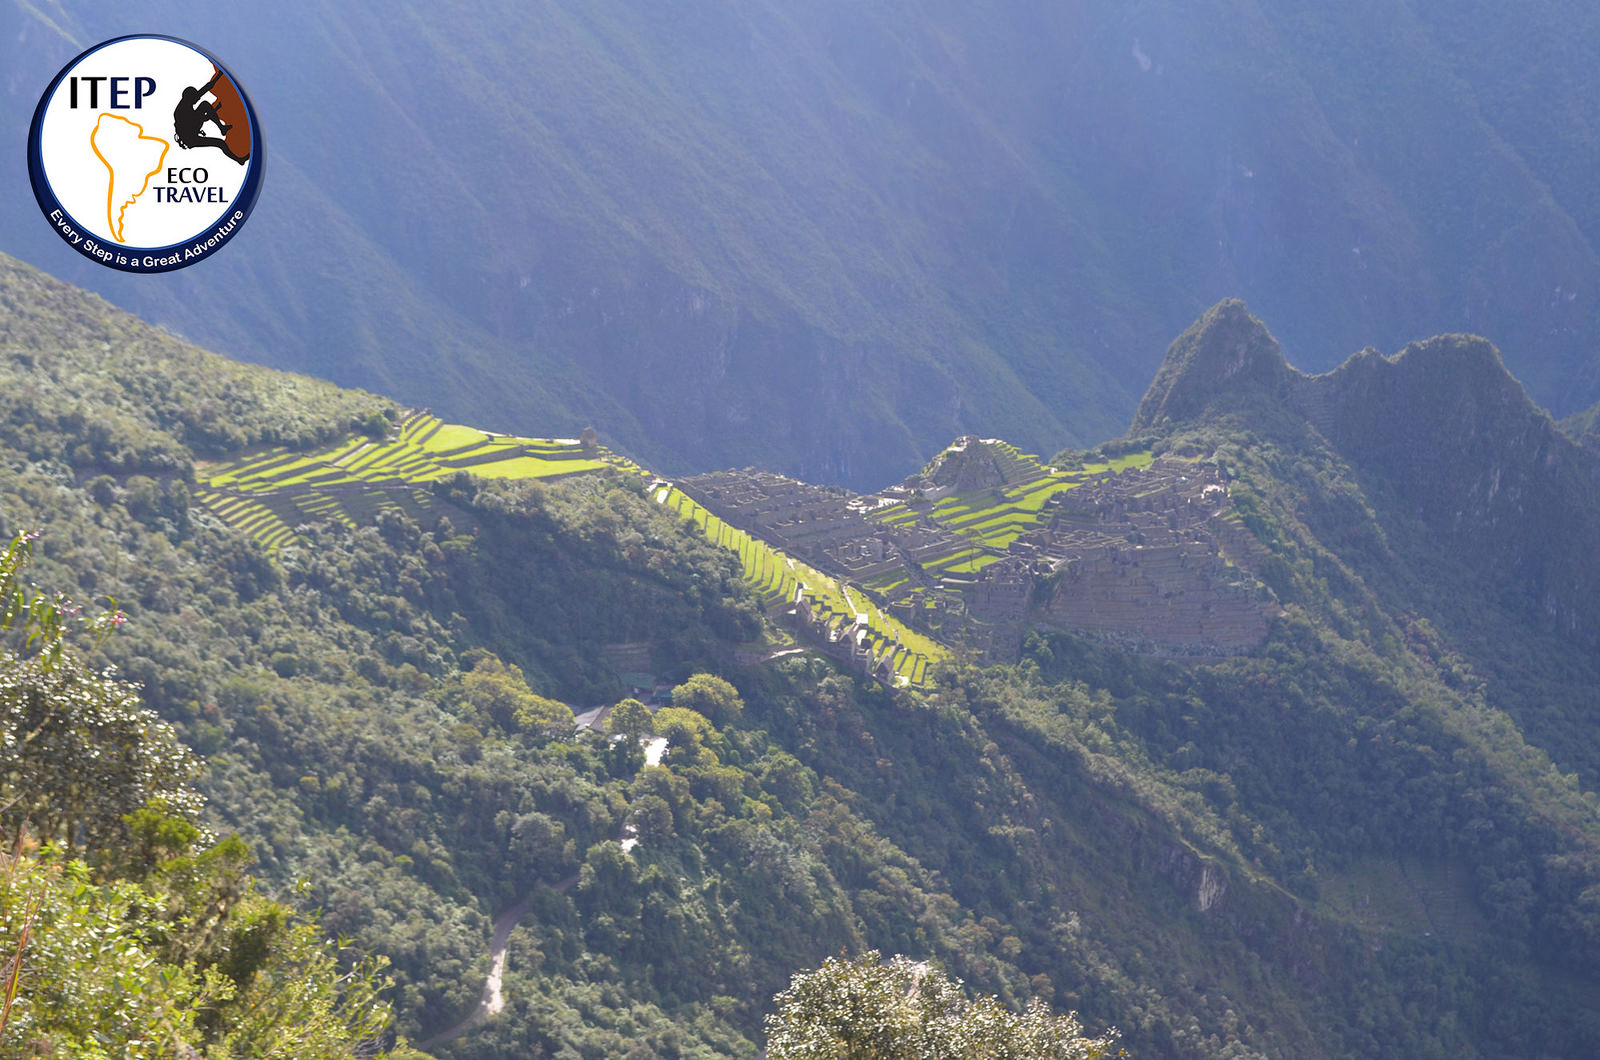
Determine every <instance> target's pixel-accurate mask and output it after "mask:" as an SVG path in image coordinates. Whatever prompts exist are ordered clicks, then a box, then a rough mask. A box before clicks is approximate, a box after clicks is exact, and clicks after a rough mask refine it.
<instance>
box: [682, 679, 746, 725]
mask: <svg viewBox="0 0 1600 1060" xmlns="http://www.w3.org/2000/svg"><path fill="white" fill-rule="evenodd" d="M672 705H673V706H675V707H687V708H688V709H690V710H692V711H695V712H697V713H699V714H704V715H705V716H706V717H707V718H710V719H711V723H712V724H713V725H716V726H717V727H719V728H721V727H723V726H726V725H731V724H733V723H734V722H736V721H738V720H739V718H740V716H741V715H742V714H744V700H742V699H740V698H739V690H738V689H736V688H734V687H733V686H732V685H730V684H729V683H728V682H726V681H724V680H723V679H722V678H720V677H718V676H716V675H715V674H695V675H694V676H692V677H690V678H689V680H687V681H685V682H684V683H683V684H681V685H679V686H678V687H677V688H674V689H673V690H672Z"/></svg>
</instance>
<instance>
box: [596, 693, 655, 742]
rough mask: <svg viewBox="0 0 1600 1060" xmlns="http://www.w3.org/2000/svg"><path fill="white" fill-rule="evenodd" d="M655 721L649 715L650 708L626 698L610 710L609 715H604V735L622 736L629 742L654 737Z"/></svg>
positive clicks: (635, 700)
mask: <svg viewBox="0 0 1600 1060" xmlns="http://www.w3.org/2000/svg"><path fill="white" fill-rule="evenodd" d="M655 733H656V721H655V718H654V717H652V716H651V714H650V708H649V707H647V706H645V705H644V704H643V703H641V702H639V701H638V700H637V699H633V698H631V697H630V698H628V699H624V700H623V701H622V702H620V703H618V704H617V705H616V706H614V707H612V708H611V713H609V714H607V715H606V735H608V736H623V737H627V738H628V739H630V740H638V739H639V738H640V737H642V736H654V735H655Z"/></svg>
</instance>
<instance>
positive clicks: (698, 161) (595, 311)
mask: <svg viewBox="0 0 1600 1060" xmlns="http://www.w3.org/2000/svg"><path fill="white" fill-rule="evenodd" d="M148 31H164V32H171V33H176V34H178V35H180V36H187V37H192V38H193V39H195V40H196V41H198V42H200V43H202V44H204V45H205V46H207V47H211V48H213V49H215V50H216V51H217V52H218V53H219V54H220V55H222V56H223V57H224V58H225V60H226V61H227V62H228V63H229V64H230V65H231V66H232V68H233V69H234V70H235V72H236V73H237V74H238V75H239V76H240V77H241V78H242V80H243V81H244V83H245V84H246V86H247V88H248V89H249V90H250V92H251V93H252V94H253V96H254V97H255V100H256V104H257V106H258V109H259V111H260V114H261V118H262V122H263V125H264V128H265V130H266V134H267V152H268V161H267V166H268V171H269V173H270V176H269V177H268V184H267V188H266V194H265V195H264V196H263V198H262V200H261V204H260V206H259V208H258V211H257V213H256V215H255V216H254V217H253V219H252V220H251V222H250V223H249V225H248V226H247V227H246V228H245V229H244V230H243V231H242V233H241V238H240V239H239V240H238V242H237V249H236V250H234V251H232V252H230V253H228V254H226V255H220V256H219V257H218V258H217V260H216V261H215V263H208V265H207V267H206V268H204V269H199V270H189V271H185V272H182V273H179V274H174V275H172V276H162V277H148V276H146V277H127V276H120V275H114V274H112V273H110V272H108V271H106V270H101V269H96V268H90V267H89V266H88V265H87V263H84V262H81V261H79V260H77V259H76V258H75V257H74V256H73V255H71V254H70V253H68V252H67V250H66V249H65V248H63V247H61V246H59V245H57V243H56V242H53V240H54V239H55V237H54V236H53V235H52V234H51V232H50V230H49V226H48V225H47V224H46V223H45V222H44V220H43V219H42V218H40V217H39V216H37V215H36V214H35V213H33V212H32V211H31V210H29V209H27V208H22V207H23V206H24V205H25V204H26V203H27V202H28V191H27V188H26V182H25V177H24V174H23V171H22V166H21V163H20V158H19V159H17V160H15V161H14V164H13V166H12V167H11V168H10V169H8V170H6V171H4V174H3V179H4V180H5V181H6V183H5V186H4V187H5V192H6V195H7V197H8V199H9V201H11V202H13V203H14V204H16V205H17V206H18V207H19V208H17V209H14V210H9V211H7V212H6V213H5V214H4V215H3V216H0V249H4V250H6V251H8V252H10V253H14V254H18V255H20V256H22V257H24V258H26V259H28V260H30V261H32V262H33V263H35V264H37V265H40V266H42V267H44V268H46V269H47V270H49V271H52V272H55V273H58V274H61V275H65V276H67V277H68V278H71V279H73V280H75V281H76V282H79V283H83V284H87V285H91V286H93V287H94V288H95V289H96V290H98V291H100V292H101V293H103V294H105V295H107V296H108V297H110V298H111V299H112V300H113V301H115V302H117V303H118V304H122V305H125V306H127V307H129V308H132V309H134V310H135V311H137V312H139V313H140V314H141V315H143V316H144V317H145V318H146V319H149V320H152V321H155V322H158V323H160V324H163V325H166V326H169V327H171V328H172V329H174V330H175V331H177V332H179V333H182V334H184V335H187V336H190V337H191V338H193V339H195V340H196V341H199V342H202V343H203V344H204V345H207V346H209V347H211V348H215V349H220V350H225V351H230V352H233V353H235V354H237V355H239V356H244V357H248V358H250V359H253V360H257V361H260V362H264V363H271V364H274V365H276V366H278V367H287V368H292V369H296V370H300V371H308V372H312V373H314V374H317V375H319V376H322V377H325V378H331V379H333V380H335V381H337V382H340V383H342V384H347V385H360V386H366V387H368V388H370V389H376V390H381V391H383V392H385V393H388V394H390V395H392V396H394V397H395V398H396V399H397V400H400V401H403V402H406V403H408V404H412V405H418V406H423V405H427V406H432V407H433V408H434V409H436V410H437V411H439V412H440V413H442V414H443V415H445V416H446V417H447V418H448V419H449V420H451V421H452V422H465V423H474V424H478V425H481V426H484V427H488V428H494V429H500V430H511V429H517V428H518V425H519V424H523V423H527V422H539V423H540V424H542V425H543V427H542V429H544V430H546V431H548V432H550V433H555V434H562V435H571V434H574V433H576V430H577V429H578V428H579V427H581V426H583V425H584V424H585V423H593V424H595V425H596V426H598V427H599V428H600V430H601V432H602V434H603V435H604V436H605V437H606V438H608V439H610V440H611V441H613V442H614V443H616V444H619V445H620V446H621V447H622V448H624V449H625V450H626V451H628V452H630V453H632V454H633V455H635V456H637V457H639V458H641V459H643V460H645V461H646V462H647V463H650V464H651V465H652V466H655V467H658V468H660V469H662V470H664V471H669V472H672V473H684V472H688V471H703V470H708V469H710V468H714V467H722V466H729V465H735V466H742V465H745V464H750V463H758V464H761V465H763V466H767V467H770V468H772V469H774V470H778V471H783V472H787V473H790V474H797V475H799V476H801V477H805V478H808V479H811V480H813V481H825V482H842V483H847V484H849V485H852V486H854V487H857V488H876V487H878V486H880V485H881V484H882V483H884V482H887V481H892V480H893V479H895V478H897V477H898V476H899V475H901V474H903V473H904V469H905V468H907V467H914V466H917V465H918V464H920V463H921V462H922V461H924V460H926V459H927V458H929V457H930V456H931V455H932V454H933V453H934V452H937V451H938V449H939V448H940V447H942V446H943V445H944V444H945V443H946V442H947V441H948V440H949V439H951V438H953V437H956V436H957V435H960V434H965V433H978V434H982V435H998V436H1004V437H1006V438H1008V439H1010V440H1011V441H1013V442H1015V443H1017V444H1019V445H1021V446H1022V447H1023V448H1024V449H1026V450H1028V451H1034V452H1038V451H1044V450H1046V449H1049V448H1053V447H1057V446H1059V445H1061V444H1062V443H1063V441H1071V442H1073V443H1075V444H1086V443H1091V442H1094V441H1097V440H1099V439H1101V438H1104V437H1106V436H1108V435H1110V434H1113V433H1115V431H1116V430H1117V429H1119V428H1120V426H1121V424H1122V423H1124V422H1125V421H1126V416H1127V415H1128V413H1129V412H1131V410H1132V409H1133V407H1134V405H1135V404H1136V399H1137V396H1138V395H1139V394H1140V393H1141V392H1142V390H1143V388H1144V385H1145V382H1146V381H1147V380H1148V378H1149V375H1150V373H1151V371H1152V370H1153V369H1154V368H1155V366H1156V361H1157V358H1156V351H1158V350H1159V349H1160V348H1161V347H1162V346H1163V345H1164V344H1165V342H1166V341H1167V339H1168V338H1169V337H1170V336H1171V335H1172V334H1175V333H1176V332H1177V331H1179V330H1180V329H1181V328H1182V327H1184V326H1185V325H1186V324H1187V323H1188V322H1189V320H1190V319H1192V317H1193V316H1194V315H1196V314H1197V313H1198V312H1200V311H1201V310H1202V309H1203V308H1204V307H1205V306H1207V305H1209V304H1211V303H1212V302H1214V301H1215V300H1217V299H1218V298H1221V297H1224V296H1230V295H1235V294H1237V295H1243V296H1244V297H1246V298H1247V299H1248V300H1249V301H1250V304H1252V305H1253V306H1255V307H1256V308H1257V309H1258V310H1259V311H1261V312H1263V313H1265V314H1266V315H1267V317H1268V318H1269V319H1272V320H1274V321H1275V322H1276V326H1277V327H1278V328H1279V330H1280V332H1281V333H1282V334H1283V335H1284V336H1285V338H1286V340H1287V341H1288V342H1289V343H1290V345H1291V347H1292V348H1293V349H1295V350H1296V351H1297V356H1298V357H1299V358H1300V359H1301V361H1302V362H1303V364H1304V366H1305V367H1307V368H1309V369H1312V370H1325V369H1329V368H1332V367H1333V366H1334V365H1336V364H1337V363H1338V362H1339V361H1340V360H1341V359H1342V358H1343V357H1344V356H1345V355H1346V354H1347V353H1348V352H1349V351H1350V350H1353V349H1359V348H1361V347H1364V346H1368V345H1371V346H1374V347H1377V348H1379V349H1385V350H1390V349H1397V348H1399V347H1400V346H1402V345H1403V344H1404V343H1406V342H1408V341H1410V340H1412V339H1414V338H1415V337H1417V336H1419V335H1428V334H1433V333H1437V332H1454V331H1472V332H1475V333H1480V334H1483V335H1486V336H1488V337H1489V338H1490V339H1492V340H1493V341H1494V342H1496V343H1497V345H1498V346H1499V347H1500V348H1501V349H1502V350H1503V351H1505V356H1506V359H1507V362H1508V364H1509V365H1510V366H1511V368H1512V369H1513V371H1515V372H1516V374H1517V375H1518V377H1519V378H1521V379H1522V380H1524V381H1525V382H1526V383H1527V385H1528V387H1529V389H1530V391H1531V392H1532V393H1533V394H1534V396H1535V397H1536V399H1538V400H1539V401H1540V402H1542V403H1544V404H1546V405H1549V406H1550V407H1551V408H1552V409H1553V410H1554V411H1555V412H1557V413H1558V414H1561V415H1566V414H1569V413H1571V412H1573V411H1576V410H1577V409H1578V408H1580V407H1583V406H1587V405H1589V404H1592V403H1593V402H1594V401H1595V400H1596V399H1597V398H1600V374H1597V372H1600V369H1597V367H1596V361H1595V359H1594V354H1593V351H1594V349H1595V348H1596V345H1597V343H1596V339H1597V334H1600V331H1597V329H1600V318H1597V315H1596V314H1597V312H1600V307H1597V306H1596V305H1595V304H1594V301H1593V297H1592V295H1591V294H1590V293H1589V292H1592V291H1593V290H1595V289H1596V282H1595V281H1596V279H1597V276H1600V257H1597V255H1596V250H1595V245H1594V238H1595V232H1596V229H1597V228H1600V207H1597V203H1596V200H1595V198H1594V194H1593V192H1592V183H1593V182H1592V179H1591V177H1592V174H1593V172H1594V170H1595V163H1596V160H1597V156H1600V139H1597V137H1596V135H1595V129H1596V127H1597V123H1600V114H1597V113H1596V106H1597V104H1596V102H1595V101H1596V99H1600V95H1597V94H1596V93H1595V92H1593V91H1592V90H1591V88H1592V86H1591V85H1590V82H1589V78H1590V66H1591V63H1590V62H1589V60H1588V58H1587V56H1589V55H1592V54H1593V53H1594V51H1595V47H1594V46H1595V44H1596V38H1597V36H1600V19H1597V17H1596V16H1594V15H1593V14H1592V13H1589V12H1587V11H1580V10H1577V9H1575V8H1573V7H1572V6H1571V5H1568V4H1559V3H1555V2H1553V0H1539V2H1533V3H1523V4H1518V5H1516V7H1515V9H1514V10H1513V9H1510V8H1506V7H1505V6H1504V5H1493V4H1477V3H1456V4H1448V5H1437V4H1434V5H1426V4H1416V3H1411V2H1407V0H1383V2H1378V3H1368V4H1363V5H1360V6H1358V7H1354V8H1350V7H1347V8H1341V9H1340V11H1339V12H1337V13H1330V12H1329V11H1328V10H1327V9H1326V8H1325V5H1317V4H1307V3H1302V2H1298V0H1271V2H1268V3H1242V2H1235V0H1205V2H1202V3H1184V4H1178V3H1155V4H1145V5H1139V6H1137V7H1129V6H1128V5H1126V4H1119V3H1109V2H1100V0H1097V2H1092V3H1080V4H1065V5H1062V4H1057V5H1038V4H1032V3H1026V2H1020V0H1017V2H1006V3H1001V4H986V5H982V6H970V5H948V6H945V7H941V8H930V7H928V6H926V5H919V4H911V3H906V2H899V0H897V2H894V3H887V4H876V5H872V6H870V7H863V6H861V5H858V4H849V3H836V2H830V3H820V4H812V5H809V6H808V7H807V9H806V10H805V12H804V14H803V15H801V14H799V13H797V12H795V11H793V10H792V9H791V8H790V7H788V6H787V5H784V4H781V3H776V2H765V3H758V4H753V5H752V4H727V3H720V4H719V3H713V4H697V5H694V6H692V7H691V8H688V9H678V8H664V7H662V6H661V5H660V4H657V3H652V2H640V3H631V4H624V5H621V6H615V7H608V8H599V7H595V6H594V5H585V4H575V3H562V2H554V0H552V2H548V3H540V4H513V3H507V2H497V3H492V4H481V5H472V6H470V7H468V8H461V9H452V10H450V11H448V12H447V11H445V10H444V9H441V8H439V7H438V6H437V5H432V4H424V5H415V4H412V5H406V4H402V5H400V6H399V7H396V6H395V5H393V4H380V5H373V4H338V5H334V4H326V3H322V4H319V3H309V4H301V5H299V6H298V7H297V9H296V16H295V18H294V19H293V20H292V21H287V22H286V21H284V20H283V19H281V17H280V15H279V13H278V12H277V11H275V10H268V9H257V8H248V7H247V8H237V7H235V8H226V7H219V6H216V5H199V4H191V3H185V2H180V0H161V2H158V3H153V4H145V5H141V6H140V7H139V8H138V10H137V12H134V11H124V10H121V9H108V8H106V7H105V5H100V4H90V3H84V2H81V0H50V2H46V3H23V2H21V0H16V2H14V3H9V4H7V5H5V6H4V8H0V64H3V67H4V69H5V70H6V77H5V79H4V82H3V84H0V91H3V92H4V94H5V95H4V98H5V100H6V101H7V103H6V106H5V107H4V108H0V128H4V129H5V130H6V132H7V135H9V136H11V138H12V142H18V143H20V142H21V139H22V136H23V124H24V123H25V122H26V120H27V118H28V116H29V115H30V114H31V113H32V110H33V106H34V103H35V101H36V99H37V94H38V93H39V92H40V91H41V90H42V88H43V87H44V85H45V84H46V83H47V81H48V79H49V77H50V76H51V75H52V74H53V73H54V72H55V71H56V70H57V69H59V67H60V66H61V64H63V63H64V62H65V61H66V60H67V59H69V58H70V57H71V56H72V55H74V54H75V53H76V52H77V51H78V50H79V49H81V48H82V47H86V46H88V45H89V44H92V43H94V42H96V41H98V40H101V39H104V38H107V37H110V36H113V35H115V34H118V33H126V32H148Z"/></svg>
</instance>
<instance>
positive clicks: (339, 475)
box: [193, 413, 633, 552]
mask: <svg viewBox="0 0 1600 1060" xmlns="http://www.w3.org/2000/svg"><path fill="white" fill-rule="evenodd" d="M611 467H618V468H625V469H632V468H633V465H632V464H630V463H629V462H627V461H625V460H619V459H617V458H615V457H612V456H611V455H610V454H608V453H604V452H598V453H597V452H595V451H593V450H590V449H587V448H585V447H584V446H583V445H581V444H580V443H579V442H577V441H575V440H572V441H558V440H552V439H543V440H540V439H529V438H509V437H505V436H502V435H491V434H487V433H485V432H483V431H479V430H474V429H472V428H470V427H461V426H457V425H454V424H447V423H441V422H440V421H439V418H438V417H437V416H432V415H428V414H426V413H417V414H412V415H410V416H407V417H406V418H405V419H404V420H403V421H402V422H401V424H400V426H399V430H398V431H397V432H396V434H395V437H394V438H393V439H392V440H381V441H375V440H372V439H370V438H369V437H367V436H365V435H357V436H354V437H351V438H348V439H345V440H344V441H341V442H337V443H335V444H333V445H331V446H328V447H326V448H323V449H320V450H316V451H314V452H309V453H299V452H295V451H292V450H289V449H285V448H282V447H279V448H273V449H268V450H266V451H264V452H260V453H256V454H254V455H252V456H248V457H244V458H241V459H237V460H229V461H224V462H220V463H217V464H211V465H204V466H202V467H201V468H199V469H198V478H199V482H198V484H197V485H196V487H195V489H194V491H193V497H194V500H195V501H196V502H198V503H199V504H201V505H202V506H204V507H205V508H207V509H209V510H210V511H211V512H212V513H213V514H215V515H216V516H217V517H218V518H220V519H221V520H222V521H223V522H225V523H227V524H228V525H229V526H233V527H236V528H238V529H240V530H242V531H244V532H245V533H247V534H249V535H250V536H251V537H253V538H255V539H256V540H257V541H259V542H260V543H261V546H262V547H263V548H265V549H266V550H267V551H268V552H274V551H276V550H277V549H279V548H282V547H283V546H284V545H287V544H289V543H290V542H292V541H294V540H295V533H294V529H293V528H294V527H295V526H297V525H299V524H300V523H301V522H302V521H303V520H304V519H305V518H306V517H315V518H321V519H336V520H339V521H341V522H345V523H348V524H350V525H355V524H356V523H358V522H365V523H370V522H371V521H372V519H373V517H374V516H375V515H376V514H377V513H378V512H380V511H384V510H398V511H404V512H406V513H408V514H411V515H413V516H415V515H418V514H421V513H422V512H423V511H424V510H426V509H427V508H428V507H429V506H430V504H431V503H432V501H431V498H430V497H429V495H428V493H427V492H426V491H422V490H418V489H416V488H415V487H416V486H418V485H419V484H422V483H428V482H433V481H437V480H439V479H443V478H446V477H448V476H451V475H454V474H455V473H456V472H458V471H468V472H471V473H472V474H474V475H477V476H478V477H480V478H494V479H552V478H559V477H561V476H564V475H581V474H588V473H592V472H596V471H602V470H605V469H607V468H611Z"/></svg>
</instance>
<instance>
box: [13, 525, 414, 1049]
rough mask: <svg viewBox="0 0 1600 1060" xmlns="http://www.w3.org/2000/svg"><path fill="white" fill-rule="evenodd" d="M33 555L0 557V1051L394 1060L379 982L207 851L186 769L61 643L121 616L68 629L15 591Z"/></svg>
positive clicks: (233, 854)
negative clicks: (375, 1059)
mask: <svg viewBox="0 0 1600 1060" xmlns="http://www.w3.org/2000/svg"><path fill="white" fill-rule="evenodd" d="M30 553H31V541H30V540H29V539H28V538H25V537H21V536H19V537H16V538H14V539H13V540H12V542H11V544H10V546H9V547H8V548H7V549H6V551H5V552H4V553H0V638H5V639H8V640H10V641H11V643H10V644H7V645H5V646H4V647H0V749H3V750H0V805H3V807H4V809H3V811H0V813H3V832H4V835H5V836H6V839H7V844H8V847H9V849H10V853H8V854H7V853H0V954H5V955H6V957H7V958H8V959H7V960H6V964H5V972H4V1002H3V1007H0V1048H4V1050H5V1052H6V1053H7V1055H17V1056H21V1055H24V1050H26V1055H30V1056H49V1055H68V1056H73V1057H84V1058H87V1060H102V1058H103V1060H111V1058H113V1057H150V1058H152V1060H153V1058H156V1057H164V1056H176V1055H195V1056H198V1055H200V1053H199V1052H197V1050H205V1051H206V1055H208V1056H216V1057H235V1056H237V1057H245V1056H273V1055H285V1050H292V1055H294V1056H296V1057H307V1058H327V1060H335V1058H338V1057H348V1056H351V1055H353V1054H355V1053H357V1052H359V1053H361V1054H362V1055H371V1056H397V1055H398V1054H397V1053H390V1052H387V1051H382V1050H381V1042H382V1037H383V1035H384V1032H385V1030H386V1028H387V1026H388V1024H389V1021H390V1019H391V1015H390V1009H389V1006H388V1004H387V1003H385V1002H383V1001H382V1000H381V999H380V994H381V993H382V991H383V990H384V989H385V988H386V987H387V986H388V982H387V981H386V980H383V979H382V978H380V974H379V973H380V972H381V971H382V969H383V966H384V962H383V961H381V960H376V961H373V960H363V961H357V962H356V963H355V966H354V967H353V968H352V967H351V966H350V964H349V963H348V962H346V961H345V960H344V959H343V954H342V951H343V950H345V949H346V948H347V947H346V946H345V945H343V944H340V945H334V944H332V943H329V942H328V941H327V940H325V939H324V938H323V937H322V935H321V933H320V932H319V931H318V929H317V925H316V923H315V921H314V920H308V919H306V918H303V917H300V916H297V915H296V914H295V913H294V912H293V911H292V910H291V909H289V908H287V907H286V906H283V905H281V904H279V903H278V902H275V901H272V900H270V899H268V898H267V897H265V896H264V895H262V894H261V893H259V892H258V891H257V889H256V887H255V884H254V882H253V881H251V880H250V879H249V878H248V877H247V876H246V875H245V870H246V869H247V868H248V865H249V862H250V855H249V849H248V847H246V845H245V844H244V843H243V842H242V841H241V840H240V839H238V838H237V837H236V836H230V837H228V838H227V839H224V840H222V841H221V842H216V843H203V842H202V837H203V832H202V830H201V829H200V828H199V827H197V820H198V818H199V815H200V798H199V796H198V794H197V793H196V792H195V791H194V790H193V789H192V788H191V787H190V784H191V783H192V782H193V780H194V779H195V776H196V774H197V773H198V766H199V763H198V762H197V760H196V759H195V757H194V756H193V755H192V753H190V751H189V750H188V749H187V748H185V747H184V746H182V744H180V743H179V742H178V740H177V739H176V736H175V734H174V732H173V730H172V727H171V726H169V725H167V724H166V723H165V722H163V721H161V720H160V719H158V718H157V717H156V716H155V715H154V714H152V713H151V712H150V711H148V710H145V709H144V708H143V707H142V706H141V705H140V703H139V700H138V697H137V695H136V694H135V692H134V690H133V689H132V688H131V687H129V686H127V685H125V684H122V683H121V682H119V681H117V680H116V679H115V677H114V676H113V675H112V674H111V673H110V672H105V671H102V672H96V671H94V670H92V669H90V668H89V666H88V665H87V664H86V663H85V661H84V659H83V657H82V656H81V654H80V653H79V652H78V651H77V650H75V647H74V646H72V645H69V643H68V639H69V637H71V636H72V634H74V633H78V634H79V637H77V638H75V639H77V640H82V639H83V637H82V634H89V635H90V636H91V637H93V636H94V635H95V634H99V635H101V636H103V635H104V633H105V632H107V631H108V630H109V629H110V628H111V627H112V626H115V625H121V624H122V622H123V621H124V619H125V616H124V615H123V614H122V613H121V612H115V613H112V612H107V613H105V614H103V615H101V616H99V617H97V618H95V619H93V620H91V621H87V622H79V621H75V620H74V616H76V615H77V613H78V609H77V607H76V606H75V605H72V604H71V603H70V601H68V600H67V599H66V598H65V597H63V596H61V595H59V594H55V595H48V594H44V593H41V592H39V591H37V590H32V589H30V588H28V587H27V586H26V585H25V584H24V582H23V581H22V575H23V566H24V563H25V561H26V560H27V558H28V557H29V555H30ZM400 1052H409V1051H408V1050H405V1049H403V1048H402V1049H401V1050H400Z"/></svg>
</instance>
